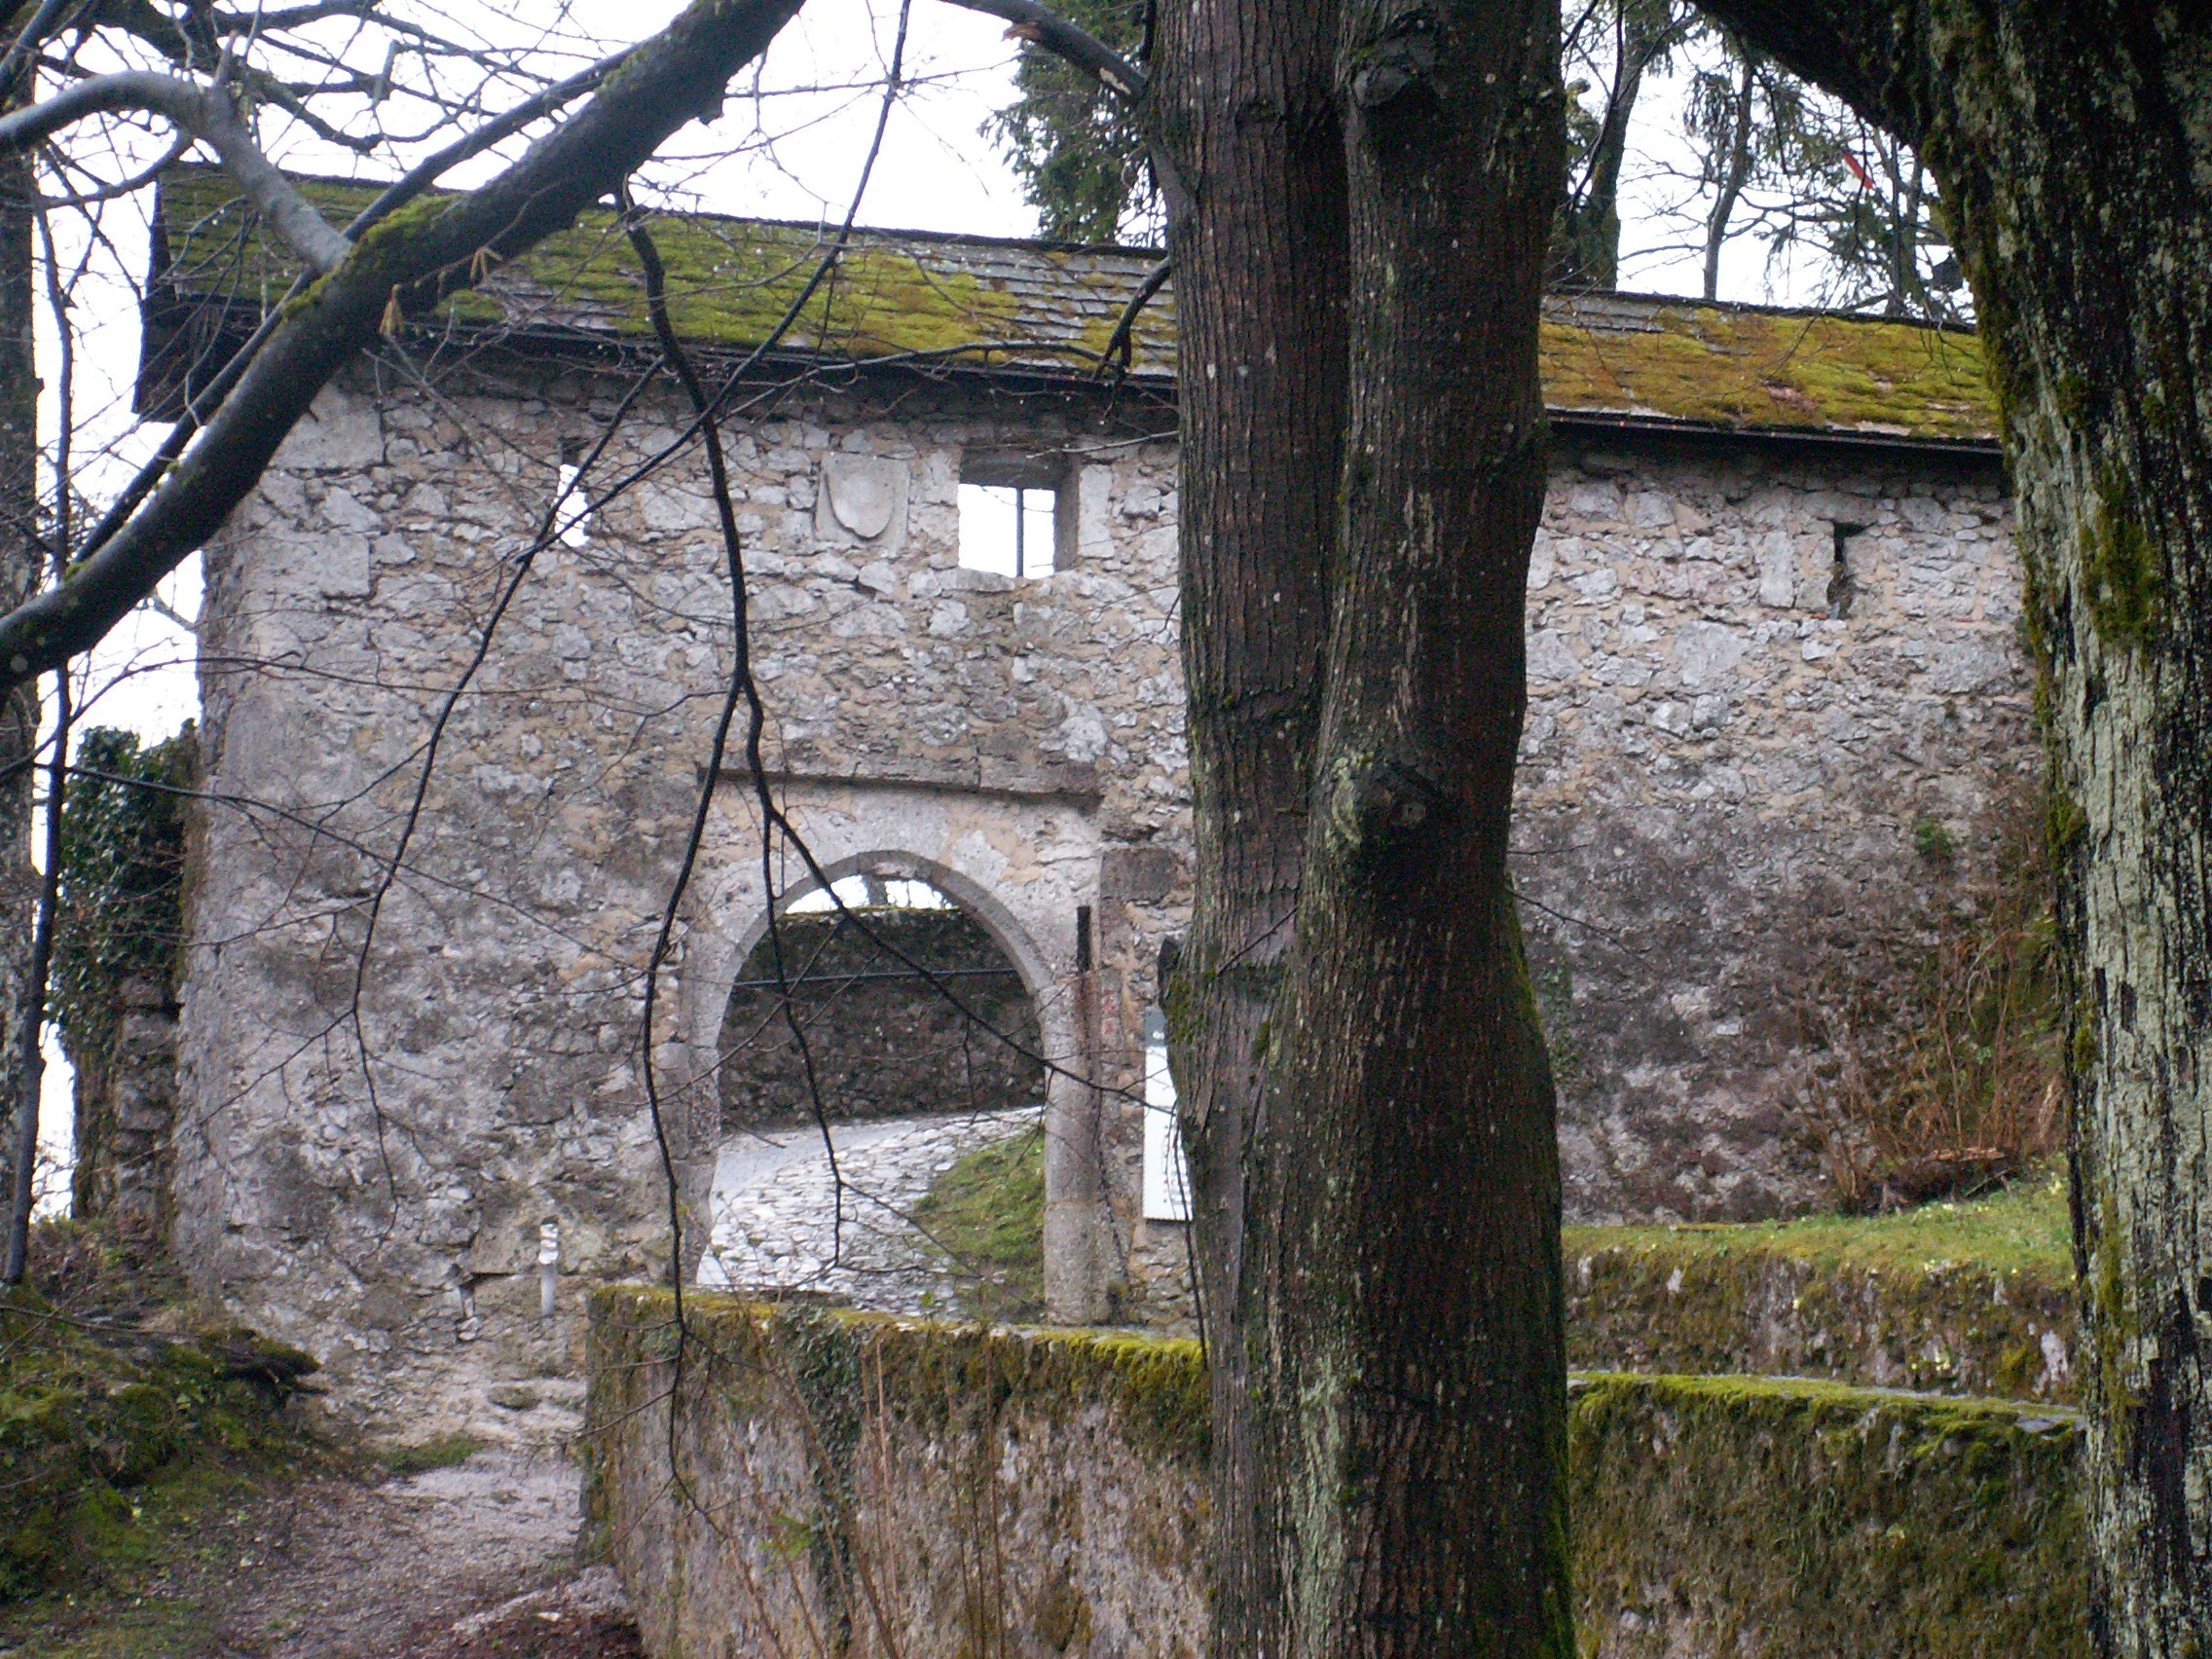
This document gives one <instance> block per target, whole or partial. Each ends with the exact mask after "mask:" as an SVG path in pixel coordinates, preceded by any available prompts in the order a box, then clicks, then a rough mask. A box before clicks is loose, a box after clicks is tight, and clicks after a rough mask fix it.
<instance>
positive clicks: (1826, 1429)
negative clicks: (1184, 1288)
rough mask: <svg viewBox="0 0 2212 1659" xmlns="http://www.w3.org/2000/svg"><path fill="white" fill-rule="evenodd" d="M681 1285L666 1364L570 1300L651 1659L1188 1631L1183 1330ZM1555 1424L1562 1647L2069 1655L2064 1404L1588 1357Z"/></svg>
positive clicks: (593, 1477) (2073, 1611)
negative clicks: (1138, 1331)
mask: <svg viewBox="0 0 2212 1659" xmlns="http://www.w3.org/2000/svg"><path fill="white" fill-rule="evenodd" d="M685 1306H686V1309H687V1313H688V1319H687V1327H686V1335H685V1338H684V1341H683V1343H682V1364H681V1376H679V1367H678V1363H677V1359H678V1343H677V1335H676V1329H675V1326H674V1323H673V1321H672V1319H671V1311H672V1309H671V1303H670V1299H669V1298H668V1296H667V1295H666V1294H665V1293H663V1292H657V1291H646V1290H641V1289H637V1288H632V1287H615V1288H610V1289H606V1290H602V1291H600V1292H598V1293H596V1294H595V1297H594V1301H593V1309H592V1338H591V1359H592V1383H591V1405H590V1427H589V1431H588V1433H587V1439H586V1444H587V1446H588V1448H589V1456H590V1468H591V1472H590V1485H589V1504H590V1513H591V1519H592V1522H593V1524H594V1530H595V1535H596V1537H597V1538H598V1539H599V1541H600V1543H601V1544H602V1546H603V1547H604V1548H606V1549H607V1550H608V1551H609V1552H610V1553H611V1555H612V1558H613V1560H614V1563H615V1566H616V1567H617V1569H618V1570H619V1571H620V1573H621V1575H622V1578H623V1581H624V1583H625V1584H626V1585H627V1586H628V1588H629V1592H630V1595H631V1597H632V1599H633V1601H634V1602H635V1604H636V1605H637V1607H638V1611H639V1616H640V1623H641V1627H642V1629H643V1632H644V1635H645V1647H646V1651H647V1652H648V1653H649V1654H651V1655H653V1656H654V1659H678V1656H682V1659H703V1656H709V1655H711V1656H714V1659H721V1656H723V1655H727V1654H752V1653H778V1654H785V1655H793V1656H794V1659H795V1656H798V1655H816V1654H828V1653H830V1652H836V1653H839V1654H848V1655H852V1656H853V1659H864V1656H873V1655H878V1654H882V1655H886V1656H888V1655H891V1654H894V1653H896V1654H898V1655H899V1656H900V1659H955V1656H966V1655H974V1654H980V1653H989V1654H993V1655H1000V1654H1004V1655H1010V1656H1012V1655H1021V1656H1024V1659H1026V1656H1031V1655H1036V1656H1043V1655H1048V1654H1082V1655H1098V1656H1101V1659H1103V1656H1104V1655H1109V1654H1113V1655H1123V1654H1139V1653H1141V1654H1147V1655H1156V1656H1159V1659H1183V1656H1195V1655H1198V1654H1199V1653H1202V1652H1203V1651H1204V1650H1205V1647H1206V1636H1207V1623H1208V1611H1207V1594H1206V1575H1205V1567H1204V1546H1205V1541H1206V1535H1207V1530H1208V1527H1209V1524H1210V1522H1209V1513H1208V1507H1207V1497H1206V1485H1205V1463H1206V1455H1207V1454H1206V1447H1207V1434H1206V1423H1205V1384H1204V1375H1203V1371H1202V1367H1201V1362H1200V1359H1199V1356H1198V1349H1197V1347H1196V1346H1195V1345H1192V1344H1188V1343H1176V1342H1165V1341H1159V1340H1152V1339H1136V1338H1127V1337H1100V1336H1093V1335H1088V1334H1084V1333H1060V1334H1051V1335H1041V1336H1023V1335H1017V1334H1014V1333H1009V1332H1003V1331H988V1330H984V1329H980V1328H977V1327H951V1326H941V1325H929V1324H922V1323H917V1322H905V1321H894V1320H888V1319H882V1318H875V1317H869V1316H865V1315H856V1314H851V1313H842V1312H830V1311H826V1310H818V1309H798V1310H793V1309H786V1310H769V1309H761V1308H758V1307H756V1306H754V1305H749V1304H746V1303H742V1302H737V1301H733V1300H729V1299H723V1298H711V1297H699V1296H690V1297H687V1298H686V1299H685ZM672 1399H673V1401H674V1402H675V1404H674V1410H675V1414H676V1418H675V1423H674V1432H673V1434H672V1433H671V1425H670V1421H669V1415H668V1414H669V1411H670V1401H671V1400H672ZM1569 1436H1570V1443H1569V1456H1570V1459H1571V1462H1572V1469H1573V1477H1572V1478H1573V1493H1572V1504H1573V1516H1574V1529H1575V1555H1576V1593H1577V1595H1578V1597H1579V1602H1580V1613H1579V1622H1580V1629H1581V1641H1580V1646H1581V1649H1582V1652H1583V1653H1584V1654H1586V1655H1597V1656H1605V1659H1610V1656H1620V1659H1643V1656H1646V1655H1648V1656H1651V1659H1659V1656H1661V1655H1664V1656H1666V1659H1677V1656H1688V1655H1703V1654H1714V1655H1718V1654H1722V1653H1726V1654H1729V1655H1732V1656H1733V1655H1769V1654H1770V1655H1774V1656H1776V1659H1781V1656H1784V1655H1787V1656H1788V1659H1815V1656H1819V1655H1828V1654H1833V1655H1837V1656H1839V1659H1841V1656H1843V1655H1850V1656H1851V1659H1862V1656H1863V1655H1869V1654H1898V1655H1903V1654H1910V1655H1913V1656H1914V1659H1942V1656H1947V1655H1954V1654H1956V1655H1967V1654H1975V1655H1981V1654H1992V1653H2003V1654H2006V1655H2008V1656H2009V1659H2027V1656H2040V1655H2054V1656H2055V1655H2076V1654H2086V1653H2087V1651H2088V1644H2087V1639H2086V1635H2085V1628H2084V1622H2085V1596H2086V1589H2085V1583H2084V1577H2083V1559H2084V1551H2083V1538H2082V1530H2081V1517H2080V1511H2079V1506H2078V1502H2077V1499H2076V1496H2075V1490H2074V1466H2075V1462H2076V1458H2077V1439H2078V1431H2077V1429H2076V1427H2075V1424H2074V1419H2073V1418H2072V1416H2071V1414H2068V1413H2065V1412H2063V1411H2056V1410H2052V1409H2049V1408H2040V1409H2039V1408H2034V1407H2026V1406H2017V1405H2011V1404H2007V1403H2003V1402H1996V1401H1985V1400H1958V1399H1934V1398H1929V1397H1926V1396H1912V1395H1902V1394H1896V1393H1885V1392H1879V1391H1869V1390H1856V1389H1851V1388H1845V1387H1842V1386H1838V1385H1836V1384H1833V1383H1811V1382H1772V1381H1766V1380H1761V1379H1746V1378H1654V1377H1627V1376H1620V1375H1595V1376H1588V1377H1583V1378H1580V1379H1578V1380H1577V1381H1576V1382H1575V1383H1574V1385H1573V1411H1572V1415H1571V1419H1570V1427H1569ZM672 1450H673V1454H674V1456H675V1459H676V1465H675V1469H674V1474H675V1476H676V1478H675V1479H674V1480H672V1479H671V1474H672V1470H671V1464H670V1457H671V1452H672Z"/></svg>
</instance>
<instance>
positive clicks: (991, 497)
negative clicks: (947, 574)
mask: <svg viewBox="0 0 2212 1659" xmlns="http://www.w3.org/2000/svg"><path fill="white" fill-rule="evenodd" d="M1059 495H1060V493H1059V492H1058V491H1057V490H1051V489H1039V488H1035V487H1031V486H1023V485H1018V484H963V485H961V486H960V568H961V569H962V570H964V571H993V572H995V573H996V574H999V575H1002V576H1014V577H1016V578H1022V577H1029V576H1049V575H1051V573H1052V570H1053V567H1054V564H1055V563H1056V560H1055V557H1054V555H1055V552H1056V549H1055V547H1054V545H1053V543H1054V539H1055V537H1056V535H1057V530H1056V526H1057V524H1058V520H1059Z"/></svg>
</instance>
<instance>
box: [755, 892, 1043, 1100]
mask: <svg viewBox="0 0 2212 1659" xmlns="http://www.w3.org/2000/svg"><path fill="white" fill-rule="evenodd" d="M832 893H833V894H834V898H833V897H832ZM840 901H841V902H842V903H839V902H840ZM779 958H780V960H779ZM994 1033H997V1034H999V1035H994ZM1002 1036H1003V1037H1004V1038H1006V1039H1011V1041H1002V1040H1001V1038H1002ZM801 1039H803V1041H804V1049H803V1051H802V1049H801ZM720 1050H721V1119H722V1128H723V1132H724V1133H733V1132H737V1131H740V1130H744V1129H751V1128H765V1127H772V1126H775V1125H778V1124H792V1123H802V1122H812V1121H813V1119H814V1116H815V1110H816V1100H815V1095H816V1094H817V1093H818V1094H819V1096H820V1108H821V1111H822V1114H823V1116H824V1117H825V1118H827V1119H828V1120H829V1121H830V1122H831V1123H837V1122H860V1121H863V1120H867V1119H877V1118H907V1117H916V1116H920V1115H923V1114H930V1113H963V1114H974V1113H978V1112H999V1111H1004V1110H1007V1109H1010V1108H1013V1107H1018V1106H1031V1105H1034V1104H1036V1103H1037V1102H1039V1101H1041V1100H1043V1099H1044V1097H1045V1068H1044V1064H1043V1061H1042V1060H1041V1059H1040V1058H1039V1055H1040V1053H1041V1043H1040V1040H1039V1027H1038V1019H1037V1011H1036V1008H1035V1006H1034V1005H1033V1004H1032V1002H1031V1000H1030V996H1029V991H1028V988H1027V986H1026V985H1024V984H1023V982H1022V978H1021V974H1020V972H1019V970H1017V969H1016V968H1015V967H1014V963H1013V962H1012V961H1011V960H1010V959H1009V958H1008V956H1007V955H1006V953H1005V951H1004V950H1002V949H1001V948H1000V946H999V944H998V942H997V940H994V939H993V938H992V937H991V935H990V933H989V931H988V930H986V929H985V928H984V927H983V926H982V924H981V923H980V922H978V921H977V919H976V918H975V917H974V916H972V915H970V914H969V913H968V912H967V911H966V910H964V909H963V908H961V906H960V905H959V903H957V902H955V901H954V900H952V899H951V898H949V897H947V896H946V895H945V894H943V893H942V892H940V891H939V890H938V889H937V888H936V887H933V886H932V885H931V884H930V883H928V882H927V881H923V880H918V879H914V878H910V877H903V876H890V877H886V876H877V875H848V876H846V877H844V878H843V879H841V880H839V881H838V882H836V883H835V884H834V886H833V888H831V889H830V890H817V891H815V892H813V893H810V894H807V895H805V896H803V897H801V898H799V899H797V900H794V901H793V903H791V904H790V905H789V906H787V907H786V909H785V910H784V912H783V914H782V915H781V917H780V918H779V919H778V922H777V926H776V929H775V932H774V934H773V935H770V936H764V937H763V938H762V939H761V940H760V942H759V943H758V944H757V945H756V946H755V948H754V950H753V954H752V955H751V956H750V957H748V958H747V959H746V962H745V966H744V967H743V968H742V969H741V970H740V971H739V973H738V977H737V982H736V984H735V985H734V986H733V987H732V988H731V991H730V999H729V1008H728V1012H727V1014H725V1015H724V1017H723V1020H722V1034H721V1044H720ZM810 1070H811V1073H812V1084H811V1087H810V1084H809V1078H808V1074H809V1071H810Z"/></svg>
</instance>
